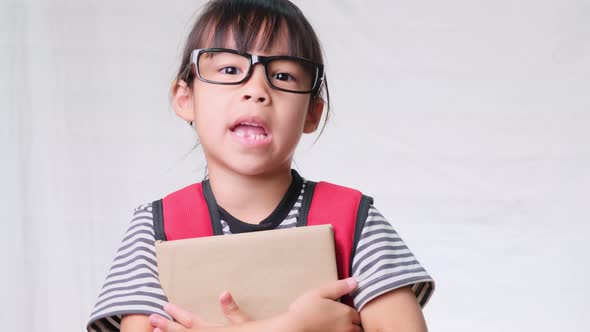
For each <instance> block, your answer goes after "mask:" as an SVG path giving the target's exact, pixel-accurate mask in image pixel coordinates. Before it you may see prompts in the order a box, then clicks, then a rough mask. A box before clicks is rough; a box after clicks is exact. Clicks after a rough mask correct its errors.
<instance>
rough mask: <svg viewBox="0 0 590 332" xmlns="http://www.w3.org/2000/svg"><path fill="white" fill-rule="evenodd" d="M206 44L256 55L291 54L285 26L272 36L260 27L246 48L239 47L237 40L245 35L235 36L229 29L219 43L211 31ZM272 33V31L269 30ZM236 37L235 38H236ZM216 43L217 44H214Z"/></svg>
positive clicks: (242, 38)
mask: <svg viewBox="0 0 590 332" xmlns="http://www.w3.org/2000/svg"><path fill="white" fill-rule="evenodd" d="M211 32H212V33H211V35H210V38H209V42H208V45H209V47H222V48H229V49H235V50H240V51H244V52H247V53H251V54H258V55H266V56H270V55H293V54H289V53H290V47H289V46H290V42H289V33H288V31H287V28H286V27H285V26H282V27H281V28H280V29H279V30H278V31H277V32H276V33H274V34H273V35H272V36H270V35H268V34H267V31H266V29H264V28H262V29H260V30H259V31H258V32H257V35H256V38H255V39H254V40H253V42H250V43H248V44H249V45H247V46H248V49H240V47H239V45H238V40H244V39H245V38H244V37H245V36H236V35H235V34H234V33H235V32H234V31H232V30H231V29H230V30H229V31H227V33H226V34H225V38H223V42H222V43H221V45H219V44H218V43H215V42H214V39H215V38H213V36H214V35H215V31H211ZM271 33H272V32H271ZM236 37H237V38H236ZM215 44H217V45H215Z"/></svg>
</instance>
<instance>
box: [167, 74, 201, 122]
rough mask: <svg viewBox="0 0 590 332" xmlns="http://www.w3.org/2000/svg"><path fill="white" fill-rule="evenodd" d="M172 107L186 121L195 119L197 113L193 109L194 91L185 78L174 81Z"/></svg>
mask: <svg viewBox="0 0 590 332" xmlns="http://www.w3.org/2000/svg"><path fill="white" fill-rule="evenodd" d="M171 92H172V107H174V112H175V113H176V115H178V116H179V117H181V118H182V119H183V120H185V121H189V122H191V121H195V113H194V110H193V98H192V91H191V89H190V88H189V86H188V84H186V82H185V81H183V80H175V81H174V82H172V87H171Z"/></svg>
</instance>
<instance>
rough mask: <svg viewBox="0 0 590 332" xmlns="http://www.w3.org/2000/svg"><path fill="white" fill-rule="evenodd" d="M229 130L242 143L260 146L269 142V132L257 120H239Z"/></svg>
mask: <svg viewBox="0 0 590 332" xmlns="http://www.w3.org/2000/svg"><path fill="white" fill-rule="evenodd" d="M230 131H231V133H232V136H233V137H235V138H236V139H237V140H238V141H239V142H241V143H243V144H247V145H250V146H253V145H255V146H260V145H266V144H268V143H270V134H269V133H268V131H267V130H266V128H265V126H264V124H262V123H259V122H257V121H256V122H254V121H239V122H238V123H237V124H236V125H234V126H233V127H231V128H230Z"/></svg>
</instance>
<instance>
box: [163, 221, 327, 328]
mask: <svg viewBox="0 0 590 332" xmlns="http://www.w3.org/2000/svg"><path fill="white" fill-rule="evenodd" d="M156 255H157V260H158V272H159V276H160V284H161V285H162V288H163V289H164V293H165V294H166V296H167V297H168V300H169V302H171V303H174V304H176V305H178V306H180V307H181V308H184V309H187V310H189V311H191V312H192V313H194V314H196V315H197V316H198V317H200V318H202V319H204V320H206V321H208V322H211V323H217V324H225V323H226V322H227V321H226V319H225V317H224V316H223V314H222V312H221V308H220V305H219V296H220V295H221V293H222V292H224V291H229V292H230V293H231V294H232V295H233V297H234V299H235V300H236V302H237V303H238V305H239V306H240V308H241V309H242V310H243V311H244V312H245V313H247V314H248V315H250V317H252V318H253V319H263V318H268V317H271V316H275V315H277V314H280V313H282V312H285V311H287V310H288V308H289V304H290V303H291V302H292V301H293V300H295V299H296V298H297V297H299V296H300V295H301V294H303V293H305V292H306V291H307V290H310V289H313V288H316V287H319V286H322V285H324V284H326V283H328V282H330V281H334V280H337V279H338V272H337V269H336V258H335V252H334V233H333V230H332V226H331V225H321V226H308V227H295V228H290V229H278V230H270V231H259V232H252V233H241V234H232V235H223V236H210V237H203V238H195V239H186V240H176V241H157V242H156Z"/></svg>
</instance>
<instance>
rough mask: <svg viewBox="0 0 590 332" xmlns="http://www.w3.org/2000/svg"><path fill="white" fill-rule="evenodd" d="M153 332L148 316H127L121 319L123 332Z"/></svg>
mask: <svg viewBox="0 0 590 332" xmlns="http://www.w3.org/2000/svg"><path fill="white" fill-rule="evenodd" d="M153 330H154V328H153V327H152V325H151V324H150V321H149V320H148V316H146V315H126V316H123V318H121V332H152V331H153Z"/></svg>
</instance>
